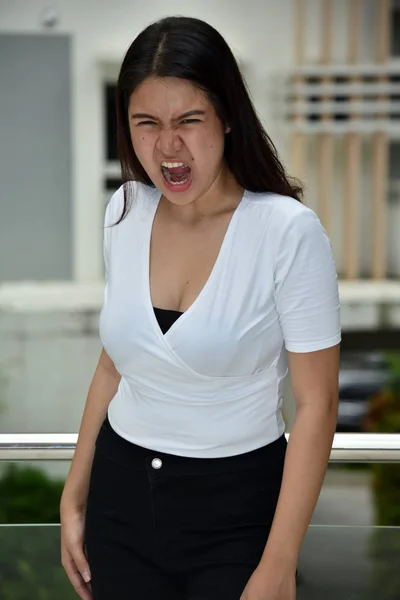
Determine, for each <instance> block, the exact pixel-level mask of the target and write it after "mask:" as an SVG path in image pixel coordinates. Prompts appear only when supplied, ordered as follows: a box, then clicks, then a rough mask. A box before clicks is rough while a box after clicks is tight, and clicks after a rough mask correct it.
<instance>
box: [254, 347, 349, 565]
mask: <svg viewBox="0 0 400 600" xmlns="http://www.w3.org/2000/svg"><path fill="white" fill-rule="evenodd" d="M288 355H289V371H290V377H291V381H292V388H293V394H294V398H295V402H296V417H295V422H294V425H293V427H292V429H291V432H290V436H289V442H288V446H287V452H286V459H285V468H284V473H283V479H282V486H281V491H280V495H279V501H278V505H277V508H276V512H275V518H274V521H273V525H272V528H271V532H270V535H269V538H268V542H267V545H266V547H265V551H264V554H263V557H262V561H261V564H265V563H268V562H269V561H271V562H274V563H275V562H277V563H280V564H286V565H288V567H289V568H292V569H296V566H297V560H298V555H299V551H300V547H301V544H302V541H303V539H304V536H305V534H306V532H307V529H308V526H309V524H310V521H311V517H312V514H313V511H314V508H315V505H316V503H317V500H318V496H319V494H320V491H321V487H322V484H323V480H324V476H325V472H326V468H327V465H328V461H329V456H330V451H331V447H332V440H333V436H334V434H335V429H336V421H337V411H338V372H339V345H336V346H334V347H333V348H328V349H326V350H319V351H316V352H306V353H294V352H289V353H288Z"/></svg>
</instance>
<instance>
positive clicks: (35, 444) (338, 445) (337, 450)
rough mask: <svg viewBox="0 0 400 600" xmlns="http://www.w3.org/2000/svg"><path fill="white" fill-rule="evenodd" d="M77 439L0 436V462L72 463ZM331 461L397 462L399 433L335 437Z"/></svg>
mask: <svg viewBox="0 0 400 600" xmlns="http://www.w3.org/2000/svg"><path fill="white" fill-rule="evenodd" d="M289 436H290V434H286V437H287V439H289ZM77 437H78V436H77V434H76V433H58V434H57V433H43V434H42V433H23V434H12V433H11V434H0V461H5V460H7V461H19V460H71V459H72V457H73V454H74V450H75V445H76V441H77ZM330 461H331V462H348V463H353V462H400V433H337V434H335V437H334V440H333V444H332V451H331V456H330Z"/></svg>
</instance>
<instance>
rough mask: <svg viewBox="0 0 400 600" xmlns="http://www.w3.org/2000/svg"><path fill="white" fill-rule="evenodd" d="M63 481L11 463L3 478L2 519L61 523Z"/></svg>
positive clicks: (0, 517)
mask: <svg viewBox="0 0 400 600" xmlns="http://www.w3.org/2000/svg"><path fill="white" fill-rule="evenodd" d="M63 485H64V484H63V482H62V481H55V480H52V479H50V478H49V477H48V476H47V475H46V474H45V473H44V472H43V471H41V470H39V469H35V468H32V467H21V466H17V465H15V464H10V465H9V466H8V468H7V470H6V472H5V473H4V475H3V477H2V478H1V479H0V523H13V524H15V523H29V524H32V523H58V522H59V520H60V518H59V505H60V499H61V493H62V490H63Z"/></svg>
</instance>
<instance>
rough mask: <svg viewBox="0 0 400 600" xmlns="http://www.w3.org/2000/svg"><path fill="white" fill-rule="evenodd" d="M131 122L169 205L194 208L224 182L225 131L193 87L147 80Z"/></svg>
mask: <svg viewBox="0 0 400 600" xmlns="http://www.w3.org/2000/svg"><path fill="white" fill-rule="evenodd" d="M129 123H130V132H131V139H132V144H133V148H134V150H135V152H136V155H137V157H138V159H139V161H140V163H141V164H142V166H143V168H144V169H145V171H146V172H147V174H148V176H149V177H150V179H151V180H152V182H153V183H154V185H155V186H156V187H157V188H158V189H159V190H160V191H161V192H162V193H163V195H164V196H165V197H166V198H167V199H168V200H170V201H171V202H173V203H175V204H181V205H186V204H189V203H190V202H193V201H194V200H196V199H198V198H200V197H202V196H204V195H205V194H206V193H207V191H208V190H210V188H211V187H212V186H214V185H215V184H217V183H218V180H219V178H220V176H221V174H222V172H223V171H224V170H225V166H224V160H223V154H224V130H223V126H222V123H221V121H220V120H219V118H218V116H217V114H216V112H215V110H214V107H213V106H212V104H211V103H210V102H209V100H208V99H207V97H206V96H205V94H203V93H202V92H201V91H200V90H198V89H196V88H195V87H193V86H192V85H191V84H190V83H188V82H187V81H185V80H182V79H176V78H172V77H171V78H169V77H165V78H157V77H155V78H151V79H147V80H145V81H144V82H143V83H142V84H141V85H140V86H138V87H137V88H136V90H135V92H134V93H133V94H132V96H131V98H130V102H129Z"/></svg>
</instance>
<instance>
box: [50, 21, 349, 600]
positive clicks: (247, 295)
mask: <svg viewBox="0 0 400 600" xmlns="http://www.w3.org/2000/svg"><path fill="white" fill-rule="evenodd" d="M117 103H118V115H117V117H118V118H117V121H118V146H119V155H120V160H121V164H122V173H123V179H124V182H125V185H124V186H123V187H122V188H121V189H119V190H118V191H117V192H116V193H115V194H114V196H113V197H112V199H111V201H110V203H109V205H108V207H107V211H106V228H105V240H104V248H105V263H106V280H107V286H106V293H105V298H104V306H103V310H102V313H101V318H100V336H101V339H102V343H103V350H102V353H101V356H100V360H99V363H98V365H97V368H96V371H95V374H94V378H93V381H92V384H91V387H90V390H89V394H88V398H87V403H86V407H85V411H84V415H83V419H82V424H81V428H80V433H79V440H78V444H77V448H76V452H75V456H74V460H73V462H72V466H71V470H70V473H69V476H68V479H67V482H66V485H65V489H64V493H63V497H62V502H61V522H62V562H63V565H64V567H65V569H66V571H67V574H68V576H69V578H70V580H71V582H72V584H73V585H74V587H75V589H76V591H77V592H78V594H79V596H80V597H81V598H82V599H83V600H88V599H89V598H94V600H111V599H114V598H116V599H118V600H128V599H129V600H131V599H136V598H137V599H138V600H139V599H140V600H153V599H157V600H159V599H163V600H169V599H171V600H172V599H173V600H179V599H180V600H217V599H218V600H221V599H227V600H239V598H240V599H241V600H245V599H246V600H294V598H295V594H296V592H295V573H296V565H297V560H298V554H299V550H300V546H301V543H302V540H303V538H304V535H305V533H306V531H307V527H308V525H309V522H310V519H311V515H312V512H313V509H314V506H315V504H316V501H317V497H318V494H319V492H320V488H321V485H322V481H323V477H324V473H325V470H326V466H327V462H328V457H329V453H330V448H331V443H332V438H333V435H334V431H335V424H336V414H337V398H338V392H337V379H338V354H339V351H338V345H339V342H340V325H339V302H338V290H337V280H336V273H335V267H334V262H333V259H332V254H331V248H330V244H329V241H328V239H327V237H326V234H325V232H324V230H323V229H322V227H321V224H320V222H319V220H318V218H317V217H316V215H315V214H314V213H313V212H312V211H311V210H309V209H308V208H306V207H304V206H303V204H301V202H300V201H299V199H300V194H301V189H300V188H299V187H296V186H295V185H294V184H293V183H291V182H290V180H289V179H288V177H287V176H286V174H285V171H284V168H283V167H282V165H281V163H280V162H279V159H278V158H277V155H276V152H275V149H274V146H273V144H272V143H271V141H270V140H269V138H268V136H267V135H266V134H265V132H264V130H263V128H262V126H261V124H260V122H259V120H258V118H257V116H256V113H255V110H254V108H253V106H252V104H251V101H250V99H249V96H248V92H247V90H246V87H245V85H244V83H243V80H242V78H241V75H240V72H239V69H238V67H237V64H236V62H235V59H234V57H233V55H232V53H231V51H230V50H229V48H228V46H227V44H226V43H225V41H224V40H223V38H222V37H221V36H220V35H219V33H218V32H217V31H215V30H214V29H213V28H212V27H210V26H209V25H207V24H206V23H204V22H202V21H199V20H195V19H190V18H182V17H179V18H167V19H163V20H161V21H159V22H157V23H155V24H152V25H151V26H149V27H148V28H147V29H145V30H144V31H143V32H142V33H141V34H140V35H139V36H138V37H137V38H136V40H135V41H134V42H133V44H132V45H131V47H130V48H129V50H128V52H127V54H126V56H125V59H124V61H123V63H122V67H121V71H120V75H119V80H118V86H117ZM287 364H288V365H289V369H290V374H291V380H292V385H293V390H294V396H295V399H296V406H297V410H296V419H295V424H294V426H293V428H292V431H291V435H290V441H289V443H288V446H287V444H286V438H285V436H284V428H285V426H284V422H283V419H282V414H281V404H282V381H283V379H284V377H285V375H286V372H287ZM286 446H287V448H286Z"/></svg>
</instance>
